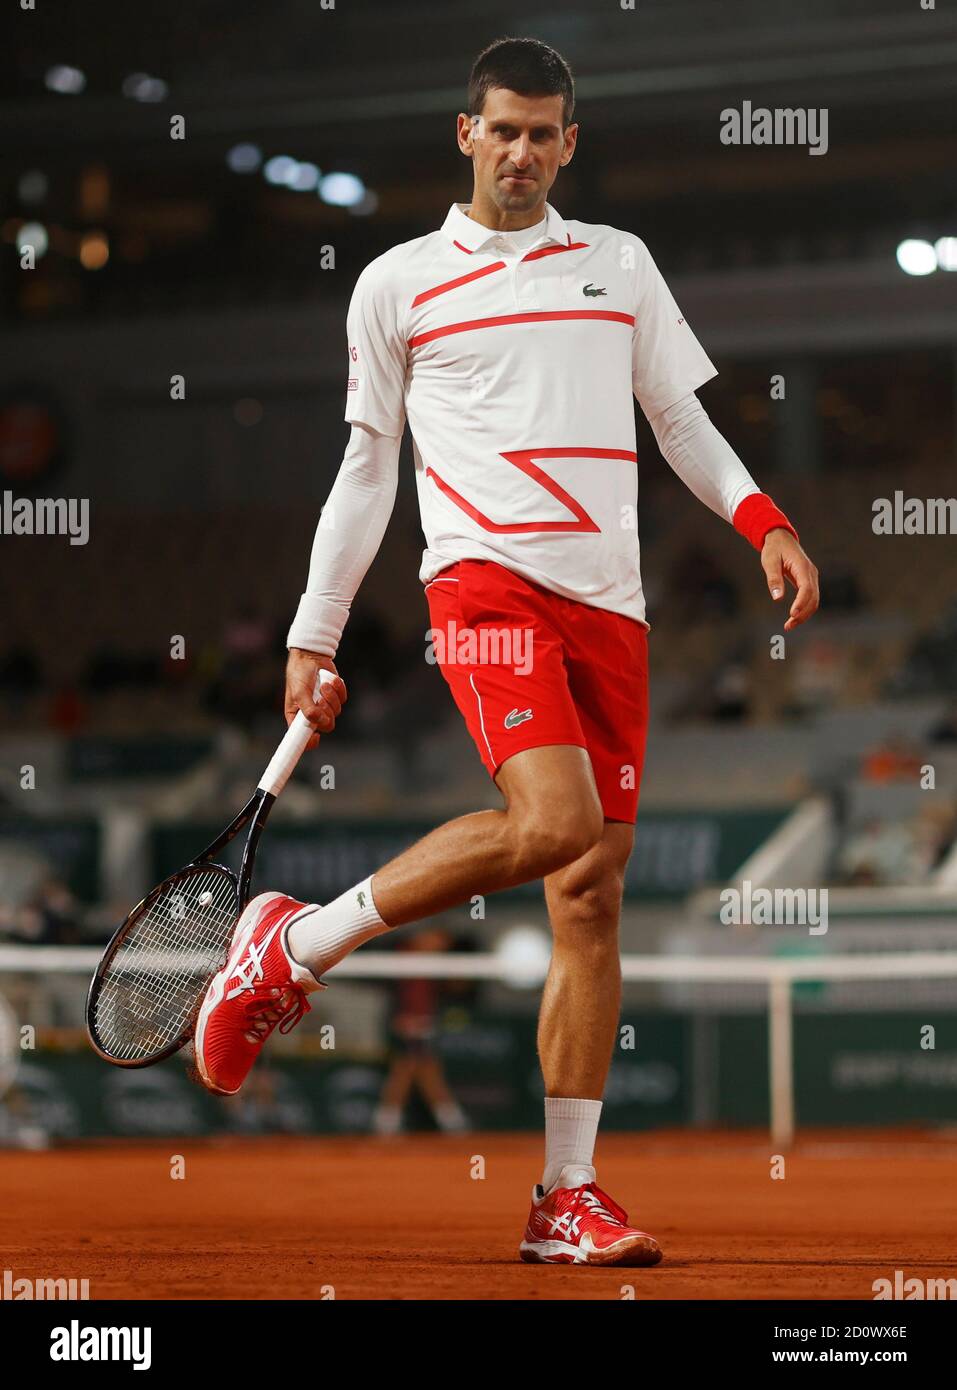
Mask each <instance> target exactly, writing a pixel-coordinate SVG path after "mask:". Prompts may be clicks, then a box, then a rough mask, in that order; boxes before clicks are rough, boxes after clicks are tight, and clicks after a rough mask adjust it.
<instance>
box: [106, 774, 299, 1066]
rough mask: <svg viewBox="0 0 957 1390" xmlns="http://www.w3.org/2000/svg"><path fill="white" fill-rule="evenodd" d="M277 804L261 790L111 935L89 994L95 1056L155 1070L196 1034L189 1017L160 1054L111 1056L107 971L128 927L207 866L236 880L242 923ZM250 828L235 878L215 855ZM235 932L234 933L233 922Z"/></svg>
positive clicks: (132, 925)
mask: <svg viewBox="0 0 957 1390" xmlns="http://www.w3.org/2000/svg"><path fill="white" fill-rule="evenodd" d="M275 801H276V798H275V796H274V795H273V794H272V792H267V791H263V790H262V789H260V788H257V790H256V791H255V792H254V793H253V795H252V796H251V797H250V798H249V800H248V801H247V802H246V805H245V806H244V807H243V809H242V810H241V811H240V812H239V814H238V815H237V816H236V817H235V818H234V819H233V820H232V821H230V823H229V825H227V826H226V828H225V830H223V831H221V832H220V834H219V835H217V836H216V838H215V840H213V841H212V842H211V843H210V844H208V845H207V846H206V848H205V849H204V850H203V852H202V854H198V855H197V856H196V858H195V859H191V860H190V862H189V863H188V864H184V865H183V867H182V868H181V869H177V871H176V873H174V874H170V875H169V876H168V877H167V878H164V879H163V881H162V883H158V884H157V885H156V887H155V888H152V889H151V890H150V891H149V893H147V895H146V897H145V898H143V899H142V901H141V902H139V903H137V905H136V907H134V908H133V910H132V911H131V912H129V913H128V914H127V916H126V917H125V919H124V920H123V921H122V922H121V923H120V925H119V926H118V927H117V929H116V931H115V932H114V933H113V935H112V936H111V937H110V940H109V943H108V944H107V946H106V949H105V950H104V952H103V957H102V959H101V960H100V963H99V965H98V966H97V968H96V973H95V974H94V976H93V978H92V980H91V981H90V988H89V990H88V991H87V996H86V1032H87V1037H88V1038H89V1040H90V1045H91V1046H92V1048H93V1050H94V1052H96V1054H97V1055H98V1056H99V1057H102V1058H103V1060H104V1061H105V1062H110V1063H112V1065H113V1066H115V1067H127V1068H130V1069H136V1068H138V1067H151V1066H153V1065H154V1064H155V1063H156V1062H163V1061H165V1060H166V1058H167V1057H172V1056H173V1054H174V1053H176V1052H179V1051H180V1049H181V1048H183V1047H185V1046H186V1044H187V1043H188V1042H189V1040H190V1038H191V1037H192V1036H193V1027H194V1024H195V1017H194V1016H193V1015H191V1016H190V1018H189V1019H188V1020H187V1021H186V1024H185V1026H184V1028H183V1030H182V1032H181V1033H180V1035H179V1037H178V1038H174V1039H173V1040H172V1042H170V1043H169V1044H168V1045H167V1046H166V1047H165V1048H163V1050H162V1051H161V1052H156V1053H151V1054H150V1056H149V1057H133V1058H120V1057H114V1056H113V1055H112V1053H110V1052H107V1051H106V1050H105V1049H104V1047H103V1046H102V1045H101V1043H100V1040H99V1039H98V1037H97V1034H96V1024H95V1022H94V1009H95V1008H96V1004H97V1000H98V999H99V994H100V985H101V983H102V981H103V978H104V976H105V975H106V972H107V971H108V970H109V968H110V966H111V965H112V963H113V958H114V957H115V955H116V953H117V951H118V950H119V949H120V947H121V946H122V945H123V942H124V941H125V940H126V938H127V936H128V935H129V932H130V929H131V928H132V927H134V926H135V925H136V923H137V922H138V921H139V920H140V918H141V917H142V916H143V915H144V914H145V913H147V912H148V911H149V909H150V908H151V907H152V905H153V903H155V902H156V900H157V899H158V898H160V897H162V895H163V894H164V893H165V892H166V891H167V889H169V887H170V886H171V885H172V884H174V883H176V882H177V880H179V879H180V878H182V877H183V875H191V874H192V871H193V870H194V869H203V868H206V867H210V868H215V869H218V870H220V872H222V873H223V874H225V875H226V876H227V877H228V878H230V879H231V880H232V883H233V887H234V889H235V892H236V919H237V921H238V919H239V917H240V916H241V915H242V913H243V911H244V909H245V908H246V905H247V903H248V902H249V896H250V888H251V886H252V877H253V868H254V865H255V862H256V850H257V849H258V848H259V840H260V837H261V836H262V832H263V827H264V825H265V824H266V820H267V818H268V816H269V812H270V811H271V810H272V808H273V805H274V804H275ZM247 826H249V831H248V833H247V835H246V843H245V845H244V846H243V857H242V862H241V865H240V869H239V874H238V875H237V874H235V873H234V872H233V870H232V869H230V868H229V867H228V865H226V864H221V863H219V862H218V861H217V859H216V855H218V854H220V853H221V852H222V851H223V850H224V849H225V848H226V846H227V845H228V844H230V843H231V841H233V840H235V838H236V836H237V835H239V834H241V833H242V831H243V830H245V829H246V827H247ZM233 930H235V923H234V926H233ZM228 947H229V942H228V941H227V942H226V948H227V953H228ZM213 973H215V972H213ZM204 994H205V990H203V991H202V992H200V993H199V994H198V995H197V999H196V1007H197V1009H198V1008H199V1006H200V1004H201V1003H202V999H203V995H204Z"/></svg>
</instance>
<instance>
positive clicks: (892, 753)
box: [861, 731, 924, 782]
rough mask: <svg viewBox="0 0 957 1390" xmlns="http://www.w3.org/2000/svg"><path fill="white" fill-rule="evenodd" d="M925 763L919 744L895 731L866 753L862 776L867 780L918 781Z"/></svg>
mask: <svg viewBox="0 0 957 1390" xmlns="http://www.w3.org/2000/svg"><path fill="white" fill-rule="evenodd" d="M923 765H924V757H923V755H922V753H921V750H920V748H919V746H918V745H917V744H916V743H914V742H913V740H912V739H909V738H907V736H906V735H905V734H902V733H900V732H896V731H895V732H893V733H890V734H888V736H887V737H886V738H885V739H884V741H883V742H882V743H879V744H878V745H877V747H876V748H872V749H871V750H870V752H868V753H866V754H865V755H864V761H863V763H862V765H861V776H862V777H863V778H864V780H865V781H867V782H917V780H918V778H919V777H920V770H921V768H922V767H923Z"/></svg>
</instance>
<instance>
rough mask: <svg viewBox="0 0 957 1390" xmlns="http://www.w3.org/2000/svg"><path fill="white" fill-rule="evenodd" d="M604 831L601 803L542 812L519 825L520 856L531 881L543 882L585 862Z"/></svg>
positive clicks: (517, 851) (525, 816)
mask: <svg viewBox="0 0 957 1390" xmlns="http://www.w3.org/2000/svg"><path fill="white" fill-rule="evenodd" d="M603 829H604V818H603V816H602V810H601V805H600V803H599V802H598V801H597V799H596V800H595V801H594V802H593V803H592V802H589V803H588V804H587V805H586V806H585V807H574V808H569V807H567V806H565V807H554V808H548V809H542V810H540V811H536V812H535V813H533V814H526V815H524V816H523V817H522V818H521V819H520V820H519V821H518V823H517V824H516V835H515V849H516V855H517V857H518V859H519V861H520V865H521V868H522V869H523V870H526V871H527V872H528V873H529V876H530V877H535V878H540V877H543V876H544V875H545V874H550V873H554V872H555V870H556V869H561V868H564V867H565V865H566V864H571V863H573V862H574V861H575V860H576V859H580V858H582V856H583V855H585V854H587V853H588V851H589V850H590V849H593V848H594V847H595V845H597V844H598V842H599V840H600V839H601V836H602V831H603Z"/></svg>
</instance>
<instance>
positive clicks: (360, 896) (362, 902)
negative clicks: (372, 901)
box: [356, 893, 366, 907]
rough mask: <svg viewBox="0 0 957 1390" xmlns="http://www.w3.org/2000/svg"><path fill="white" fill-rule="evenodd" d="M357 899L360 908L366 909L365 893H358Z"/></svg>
mask: <svg viewBox="0 0 957 1390" xmlns="http://www.w3.org/2000/svg"><path fill="white" fill-rule="evenodd" d="M356 897H357V898H358V899H359V906H360V907H365V905H366V895H365V893H357V894H356Z"/></svg>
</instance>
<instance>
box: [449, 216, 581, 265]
mask: <svg viewBox="0 0 957 1390" xmlns="http://www.w3.org/2000/svg"><path fill="white" fill-rule="evenodd" d="M470 206H471V204H469V203H453V204H452V206H451V207H450V208H449V211H448V216H447V217H446V219H445V221H444V222H443V223H442V231H443V232H444V233H445V235H446V236H447V237H448V239H449V241H451V242H453V243H457V244H458V245H459V246H460V247H462V248H463V249H464V250H466V251H468V252H469V254H470V255H471V254H473V253H474V252H476V251H481V249H482V247H483V246H485V244H486V243H487V242H489V241H491V240H492V239H493V238H494V237H497V236H498V235H499V233H498V232H497V231H496V229H495V228H494V227H484V226H483V225H482V223H481V222H475V221H473V219H472V218H471V217H469V216H468V209H469V207H470ZM551 242H557V243H558V244H559V245H560V246H568V245H569V243H570V242H571V233H570V232H569V231H568V229H567V227H566V226H565V223H564V222H563V220H562V219H561V217H560V216H559V215H558V213H557V212H556V211H555V209H554V208H553V207H552V205H551V203H546V204H545V231H544V233H543V235H542V236H541V237H540V238H539V240H538V241H536V242H535V245H536V246H540V245H543V244H545V245H547V244H549V243H551Z"/></svg>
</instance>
